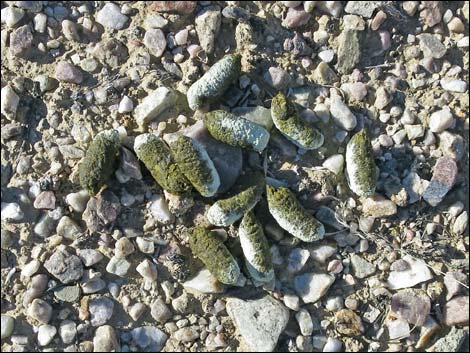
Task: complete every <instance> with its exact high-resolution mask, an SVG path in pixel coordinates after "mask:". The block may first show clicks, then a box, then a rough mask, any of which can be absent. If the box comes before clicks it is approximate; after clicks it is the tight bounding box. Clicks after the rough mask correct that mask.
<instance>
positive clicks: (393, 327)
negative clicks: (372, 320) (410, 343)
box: [384, 314, 410, 340]
mask: <svg viewBox="0 0 470 353" xmlns="http://www.w3.org/2000/svg"><path fill="white" fill-rule="evenodd" d="M384 324H385V326H387V329H388V336H389V338H390V339H391V340H395V339H403V338H406V337H408V336H409V335H410V325H409V324H408V323H407V322H406V321H404V320H400V319H398V318H397V317H395V316H394V315H392V314H389V315H388V316H387V318H386V319H385V321H384Z"/></svg>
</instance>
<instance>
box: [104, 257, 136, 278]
mask: <svg viewBox="0 0 470 353" xmlns="http://www.w3.org/2000/svg"><path fill="white" fill-rule="evenodd" d="M130 267H131V264H130V262H129V261H127V260H126V259H123V258H118V257H115V256H113V257H112V258H111V259H110V260H109V262H108V264H107V265H106V271H108V272H109V273H112V274H114V275H116V276H119V277H125V276H126V274H127V271H129V268H130Z"/></svg>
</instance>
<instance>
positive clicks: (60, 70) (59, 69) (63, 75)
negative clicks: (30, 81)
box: [55, 61, 83, 84]
mask: <svg viewBox="0 0 470 353" xmlns="http://www.w3.org/2000/svg"><path fill="white" fill-rule="evenodd" d="M55 78H56V79H57V80H59V81H62V82H68V83H75V84H80V83H82V81H83V75H82V73H81V71H80V70H79V69H77V68H76V67H75V66H74V65H72V64H70V63H68V62H67V61H59V62H58V63H57V64H56V65H55Z"/></svg>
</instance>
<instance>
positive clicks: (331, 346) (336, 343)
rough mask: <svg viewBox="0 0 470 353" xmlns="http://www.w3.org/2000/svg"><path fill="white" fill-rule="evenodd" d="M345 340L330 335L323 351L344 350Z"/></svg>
mask: <svg viewBox="0 0 470 353" xmlns="http://www.w3.org/2000/svg"><path fill="white" fill-rule="evenodd" d="M342 349H343V342H341V341H340V340H339V339H337V338H334V337H328V339H327V340H326V343H325V345H324V346H323V352H342Z"/></svg>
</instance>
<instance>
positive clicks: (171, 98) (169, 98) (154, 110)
mask: <svg viewBox="0 0 470 353" xmlns="http://www.w3.org/2000/svg"><path fill="white" fill-rule="evenodd" d="M176 100H177V95H176V93H175V92H174V91H173V90H171V89H169V88H166V87H163V86H162V87H159V88H157V89H156V90H155V91H153V92H152V93H150V94H149V95H148V96H147V97H145V98H144V99H143V100H142V102H141V103H140V104H139V105H138V106H137V107H136V108H135V110H134V114H135V119H136V123H137V125H138V126H139V128H140V129H143V128H144V126H145V125H146V124H147V123H148V122H149V121H151V120H153V119H155V118H157V117H158V116H159V115H160V114H161V113H163V112H164V111H165V110H167V109H168V108H170V107H172V106H173V105H174V104H175V103H176Z"/></svg>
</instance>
